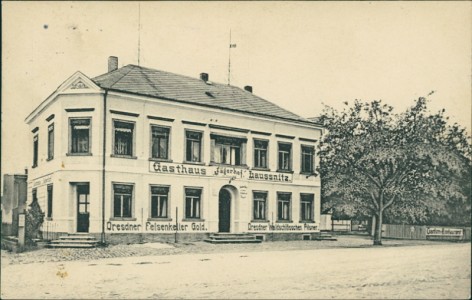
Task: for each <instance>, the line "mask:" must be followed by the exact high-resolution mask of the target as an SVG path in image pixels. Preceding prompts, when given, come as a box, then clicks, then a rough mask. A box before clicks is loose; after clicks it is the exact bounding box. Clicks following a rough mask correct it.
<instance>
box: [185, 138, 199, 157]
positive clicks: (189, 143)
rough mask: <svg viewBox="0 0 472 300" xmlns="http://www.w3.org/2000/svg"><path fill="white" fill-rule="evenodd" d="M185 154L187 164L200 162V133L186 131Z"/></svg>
mask: <svg viewBox="0 0 472 300" xmlns="http://www.w3.org/2000/svg"><path fill="white" fill-rule="evenodd" d="M185 138H186V154H185V160H186V161H188V162H201V161H202V155H201V150H202V149H201V148H202V133H201V132H196V131H186V132H185Z"/></svg>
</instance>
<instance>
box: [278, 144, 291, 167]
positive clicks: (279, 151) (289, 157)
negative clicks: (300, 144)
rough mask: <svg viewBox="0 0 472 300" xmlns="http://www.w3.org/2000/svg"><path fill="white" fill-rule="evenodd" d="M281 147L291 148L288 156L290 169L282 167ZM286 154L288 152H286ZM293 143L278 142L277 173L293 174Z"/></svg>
mask: <svg viewBox="0 0 472 300" xmlns="http://www.w3.org/2000/svg"><path fill="white" fill-rule="evenodd" d="M281 145H289V146H290V152H289V156H288V168H287V169H283V168H282V166H281V165H280V153H281V150H280V146H281ZM284 153H286V152H284ZM292 158H293V143H289V142H277V172H293V159H292Z"/></svg>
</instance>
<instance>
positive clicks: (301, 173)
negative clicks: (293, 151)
mask: <svg viewBox="0 0 472 300" xmlns="http://www.w3.org/2000/svg"><path fill="white" fill-rule="evenodd" d="M300 175H306V176H316V175H317V174H316V173H314V172H300Z"/></svg>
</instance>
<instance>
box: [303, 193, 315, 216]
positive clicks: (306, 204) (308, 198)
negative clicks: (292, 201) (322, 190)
mask: <svg viewBox="0 0 472 300" xmlns="http://www.w3.org/2000/svg"><path fill="white" fill-rule="evenodd" d="M314 199H315V195H313V194H301V195H300V220H301V221H313V201H314Z"/></svg>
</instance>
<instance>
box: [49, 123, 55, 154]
mask: <svg viewBox="0 0 472 300" xmlns="http://www.w3.org/2000/svg"><path fill="white" fill-rule="evenodd" d="M53 158H54V124H51V125H49V127H48V160H51V159H53Z"/></svg>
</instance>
